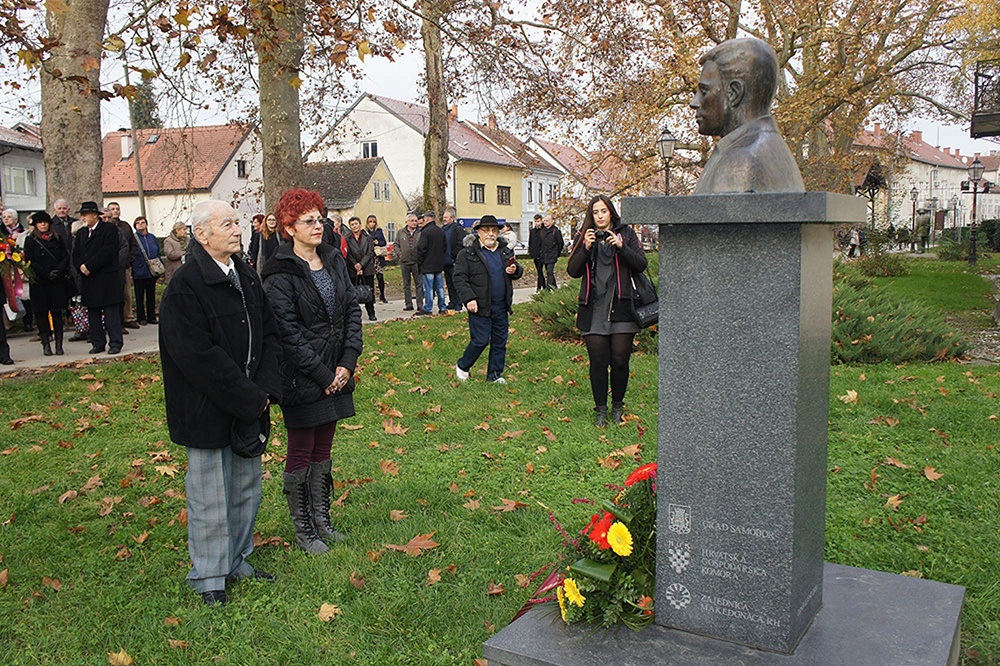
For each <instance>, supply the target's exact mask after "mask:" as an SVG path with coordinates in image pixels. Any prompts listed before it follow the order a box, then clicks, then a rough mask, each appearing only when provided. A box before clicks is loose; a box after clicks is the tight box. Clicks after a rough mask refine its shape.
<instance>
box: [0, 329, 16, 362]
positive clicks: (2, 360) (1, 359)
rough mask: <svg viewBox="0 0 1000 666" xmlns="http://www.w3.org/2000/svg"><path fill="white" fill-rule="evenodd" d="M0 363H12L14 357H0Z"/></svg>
mask: <svg viewBox="0 0 1000 666" xmlns="http://www.w3.org/2000/svg"><path fill="white" fill-rule="evenodd" d="M2 325H3V324H0V326H2ZM0 365H14V359H12V358H11V357H9V356H8V357H7V358H0Z"/></svg>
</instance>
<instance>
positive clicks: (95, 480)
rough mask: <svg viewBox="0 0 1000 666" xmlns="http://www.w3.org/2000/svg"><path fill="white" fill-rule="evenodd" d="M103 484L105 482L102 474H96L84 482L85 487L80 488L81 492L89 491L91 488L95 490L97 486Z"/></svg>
mask: <svg viewBox="0 0 1000 666" xmlns="http://www.w3.org/2000/svg"><path fill="white" fill-rule="evenodd" d="M103 485H104V482H103V481H101V476H100V475H99V474H98V475H96V476H92V477H90V478H89V479H87V483H85V484H83V487H82V488H80V492H82V493H88V492H90V491H91V490H94V489H95V488H100V487H101V486H103Z"/></svg>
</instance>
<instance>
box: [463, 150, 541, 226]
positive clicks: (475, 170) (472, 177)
mask: <svg viewBox="0 0 1000 666" xmlns="http://www.w3.org/2000/svg"><path fill="white" fill-rule="evenodd" d="M453 168H454V170H455V174H454V178H453V179H452V183H453V186H454V192H453V193H452V194H453V198H452V200H453V201H454V202H455V210H456V211H457V212H458V219H460V220H462V221H463V224H465V225H466V226H470V225H471V224H472V221H474V220H478V219H479V218H481V217H482V216H483V215H487V214H489V215H494V216H496V218H497V219H498V220H507V221H509V222H512V223H514V224H515V225H516V224H517V223H518V222H520V220H521V183H522V182H523V180H524V178H523V173H524V169H523V168H521V167H509V166H505V165H500V164H488V163H486V162H475V161H472V160H460V161H457V162H455V164H454V167H453Z"/></svg>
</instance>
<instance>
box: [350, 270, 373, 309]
mask: <svg viewBox="0 0 1000 666" xmlns="http://www.w3.org/2000/svg"><path fill="white" fill-rule="evenodd" d="M354 293H355V294H357V296H358V303H359V304H361V305H368V304H369V303H374V302H375V290H374V289H372V287H371V285H367V284H365V283H364V282H362V281H361V276H358V277H357V279H355V281H354Z"/></svg>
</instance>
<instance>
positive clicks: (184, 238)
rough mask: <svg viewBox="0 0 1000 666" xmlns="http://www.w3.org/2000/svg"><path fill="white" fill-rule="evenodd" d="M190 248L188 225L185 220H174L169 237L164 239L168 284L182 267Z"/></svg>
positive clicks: (165, 277) (166, 280) (164, 277)
mask: <svg viewBox="0 0 1000 666" xmlns="http://www.w3.org/2000/svg"><path fill="white" fill-rule="evenodd" d="M187 250H188V235H187V225H186V224H184V223H183V222H174V227H173V229H171V230H170V233H169V234H167V237H166V238H164V239H163V257H164V259H166V261H165V262H164V263H165V264H166V266H165V268H166V269H167V273H166V275H164V276H163V279H164V281H165V283H166V284H170V280H171V279H172V278H173V277H174V273H176V272H177V269H178V268H180V267H181V264H183V263H184V257H185V256H186V255H187Z"/></svg>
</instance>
